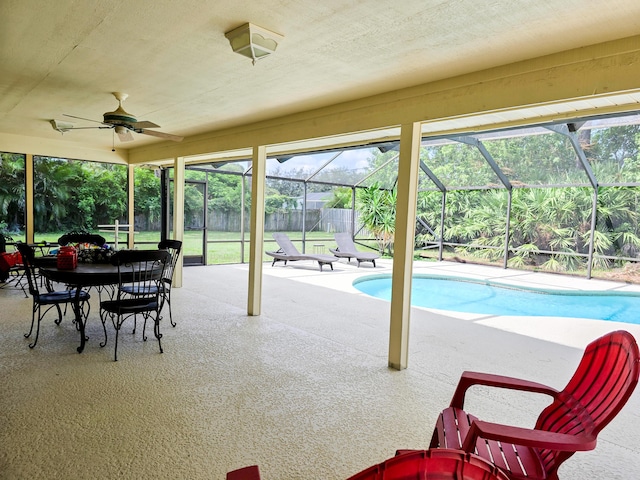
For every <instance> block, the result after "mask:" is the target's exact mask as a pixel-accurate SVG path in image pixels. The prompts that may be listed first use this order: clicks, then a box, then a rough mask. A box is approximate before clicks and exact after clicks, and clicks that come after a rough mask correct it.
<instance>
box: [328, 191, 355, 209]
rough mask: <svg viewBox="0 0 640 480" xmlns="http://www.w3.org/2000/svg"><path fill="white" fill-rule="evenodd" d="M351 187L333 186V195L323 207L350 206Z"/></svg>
mask: <svg viewBox="0 0 640 480" xmlns="http://www.w3.org/2000/svg"><path fill="white" fill-rule="evenodd" d="M351 192H352V190H351V188H349V187H335V188H334V189H333V190H332V194H333V196H332V197H331V199H329V201H328V202H327V203H325V205H324V206H325V208H351Z"/></svg>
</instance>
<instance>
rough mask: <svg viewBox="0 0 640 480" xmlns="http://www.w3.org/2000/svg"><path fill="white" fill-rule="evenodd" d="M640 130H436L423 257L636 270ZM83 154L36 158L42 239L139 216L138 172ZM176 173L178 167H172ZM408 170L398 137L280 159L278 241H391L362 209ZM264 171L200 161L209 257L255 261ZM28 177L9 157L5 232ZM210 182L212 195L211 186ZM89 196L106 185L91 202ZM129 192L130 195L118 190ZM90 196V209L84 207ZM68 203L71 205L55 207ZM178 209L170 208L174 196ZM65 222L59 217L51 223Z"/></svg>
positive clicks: (425, 164)
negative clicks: (254, 179)
mask: <svg viewBox="0 0 640 480" xmlns="http://www.w3.org/2000/svg"><path fill="white" fill-rule="evenodd" d="M639 137H640V116H639V115H635V114H634V115H624V116H610V117H603V118H597V119H590V120H587V121H579V120H575V121H571V122H567V123H562V124H545V125H538V126H531V127H525V128H519V129H510V130H499V131H493V132H481V133H477V134H468V135H465V136H447V137H439V138H425V139H424V140H423V142H422V145H421V153H420V159H421V164H420V177H419V190H420V191H419V195H418V206H417V207H418V208H417V212H418V215H417V228H416V240H415V242H416V253H417V255H418V256H419V257H421V258H432V259H462V260H465V261H477V262H487V263H492V264H497V265H501V266H504V267H506V268H508V267H516V268H534V269H541V270H545V271H554V272H567V273H579V274H583V275H586V276H589V277H590V276H593V275H595V276H610V275H612V274H616V272H617V273H619V274H624V275H626V277H625V278H626V279H629V278H630V277H633V276H634V268H633V266H634V265H635V264H636V263H637V262H638V260H640V232H639V229H638V218H637V216H638V214H637V211H638V208H637V206H638V201H639V200H640V199H639V197H638V194H639V192H640V190H639V189H638V187H639V186H640V159H639V148H638V145H639V142H640V138H639ZM82 163H83V165H84V166H83V172H84V173H83V175H86V178H85V179H84V180H83V179H82V178H78V173H77V172H78V170H77V169H74V168H71V167H72V166H73V165H76V166H77V162H74V161H73V160H69V161H67V160H65V159H53V158H49V157H37V158H34V165H35V171H34V181H33V183H34V186H35V193H34V195H35V198H36V202H35V205H36V207H35V208H36V209H37V210H38V211H36V215H35V218H36V220H37V221H36V225H35V229H36V235H35V238H36V241H37V240H39V239H50V238H48V237H47V233H48V232H49V231H50V230H52V231H59V230H60V229H61V228H70V225H67V224H65V225H64V226H61V225H60V219H64V221H65V222H69V221H73V218H74V216H75V217H78V218H81V219H82V220H87V216H89V217H90V218H91V219H93V217H95V221H94V223H95V225H89V226H90V227H94V228H95V229H97V228H98V224H99V223H100V222H102V221H105V220H104V219H120V221H121V222H124V221H126V219H127V218H128V215H127V213H126V211H127V203H126V201H127V198H126V187H125V184H126V178H127V169H126V167H124V166H118V165H108V164H97V163H92V162H88V163H87V162H82ZM87 165H88V166H87ZM135 172H136V174H135V177H136V182H135V184H136V187H135V197H136V202H135V208H136V215H135V218H136V227H135V228H136V230H139V231H140V234H139V235H138V238H137V240H136V242H137V243H138V244H140V245H143V244H145V243H148V242H150V243H156V242H157V241H158V240H159V238H160V236H161V225H160V223H161V222H160V217H161V211H162V208H161V205H160V201H159V197H160V196H161V195H160V191H161V185H160V183H161V179H160V177H161V175H159V172H158V171H156V172H154V171H152V170H149V169H148V168H136V169H135ZM167 172H168V173H169V176H170V173H171V169H168V170H167ZM397 172H398V152H397V143H393V142H387V143H379V144H372V145H367V146H361V147H350V148H342V149H337V150H324V151H320V152H306V153H302V154H300V153H298V154H292V155H289V156H283V157H273V158H268V159H267V166H266V173H267V192H266V196H265V205H266V220H265V231H266V232H267V235H265V242H266V243H268V242H270V235H269V232H273V231H286V232H288V233H289V234H290V235H291V236H292V238H293V239H294V240H295V241H296V242H299V245H300V248H301V249H302V250H305V251H325V252H326V251H327V250H328V248H329V247H332V246H333V243H332V241H333V233H335V232H339V231H348V232H350V233H352V234H353V235H354V236H355V237H356V240H357V241H358V242H359V243H360V244H361V246H362V248H372V249H380V248H382V246H381V244H380V243H379V242H377V241H376V234H374V233H373V232H372V230H371V229H370V228H368V227H367V225H366V223H367V222H366V221H365V219H364V218H363V216H362V202H363V201H364V200H365V199H366V197H367V195H366V192H371V190H378V189H379V190H381V191H393V189H394V186H395V182H396V179H397ZM251 175H252V171H251V162H250V161H249V160H240V161H230V162H226V163H225V162H216V163H210V164H198V165H191V166H189V167H188V171H187V174H186V179H187V181H188V182H191V184H188V185H187V188H186V190H185V226H186V227H191V226H193V227H194V228H187V229H186V234H187V235H188V236H189V235H195V234H194V232H200V230H199V227H198V226H199V225H200V224H199V223H198V222H201V221H202V220H201V216H202V215H205V214H206V221H205V223H204V224H203V225H200V226H203V227H204V231H205V234H204V245H205V247H204V249H205V252H206V261H205V262H204V263H238V262H245V261H247V254H246V250H247V248H245V247H246V246H247V244H248V241H249V239H248V225H249V223H248V217H249V215H248V203H249V199H250V198H251V191H250V190H251V182H250V181H249V178H250V177H251ZM87 179H92V180H91V181H89V180H87ZM25 181H26V177H25V172H24V155H16V154H7V153H5V154H2V169H1V171H0V201H1V202H2V205H3V209H2V216H1V217H0V229H1V230H2V231H3V232H5V233H8V234H10V235H11V236H12V237H13V238H14V239H16V240H21V239H23V238H24V236H25V224H24V218H25V211H24V209H25V205H26V202H25V198H24V195H25V189H24V182H25ZM204 181H206V183H207V184H208V188H207V189H206V190H204V191H203V190H202V188H201V187H200V186H198V185H201V184H202V182H204ZM119 183H122V186H121V187H120V188H118V185H119ZM101 188H102V189H103V190H104V189H105V188H106V190H104V191H103V190H100V189H101ZM82 191H85V193H86V192H88V191H93V192H94V193H95V192H97V193H98V194H97V195H96V196H95V200H91V201H89V200H88V195H84V194H82ZM118 191H120V192H122V195H121V196H120V197H122V198H120V197H117V196H115V197H114V192H118ZM100 192H102V193H100ZM105 192H110V195H111V196H109V197H108V196H107V195H106V193H105ZM74 195H75V196H74ZM80 197H84V198H85V203H84V204H81V203H76V198H80ZM116 197H117V198H116ZM47 198H49V200H48V201H45V199H47ZM91 198H93V197H91ZM164 198H168V199H170V198H171V195H167V196H165V197H164ZM38 199H39V200H38ZM51 199H54V200H55V201H53V200H51ZM100 199H101V200H102V203H100V201H99V200H100ZM205 199H206V204H204V205H206V206H205V207H203V206H202V205H203V202H204V200H205ZM78 202H79V201H78ZM56 205H57V206H58V207H56ZM60 206H64V207H66V209H67V210H65V211H64V212H61V211H57V210H55V208H60ZM166 211H168V212H169V213H170V212H171V206H170V205H169V207H168V208H167V209H166ZM56 217H57V218H58V223H55V224H52V223H51V222H50V220H52V219H55V218H56ZM199 217H200V218H199ZM98 219H103V220H98ZM89 221H90V222H91V221H93V220H89ZM387 221H388V223H391V224H392V222H391V221H390V220H389V219H387ZM167 224H168V225H171V222H170V221H169V222H167ZM195 227H198V228H195ZM198 235H201V233H198ZM199 238H201V237H199ZM198 241H199V240H198ZM196 243H197V242H194V244H196ZM273 246H274V245H273V244H267V249H270V248H271V247H273ZM194 248H195V247H194ZM198 248H199V247H198Z"/></svg>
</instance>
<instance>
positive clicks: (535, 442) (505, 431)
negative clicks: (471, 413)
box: [462, 420, 596, 453]
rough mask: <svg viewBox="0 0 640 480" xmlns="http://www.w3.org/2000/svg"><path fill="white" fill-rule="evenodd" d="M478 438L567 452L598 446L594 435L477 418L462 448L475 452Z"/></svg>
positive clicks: (591, 448)
mask: <svg viewBox="0 0 640 480" xmlns="http://www.w3.org/2000/svg"><path fill="white" fill-rule="evenodd" d="M478 438H484V439H486V440H497V441H501V442H505V443H514V444H516V445H523V446H525V447H533V448H547V449H550V450H562V451H567V452H579V451H586V450H593V449H594V448H596V437H594V436H592V435H570V434H566V433H554V432H547V431H543V430H534V429H530V428H522V427H513V426H510V425H500V424H497V423H491V422H484V421H481V420H476V421H474V422H473V423H472V424H471V428H470V429H469V433H467V436H466V438H465V439H464V443H463V445H462V449H463V450H464V451H465V452H471V453H473V451H474V449H475V447H476V442H477V440H478Z"/></svg>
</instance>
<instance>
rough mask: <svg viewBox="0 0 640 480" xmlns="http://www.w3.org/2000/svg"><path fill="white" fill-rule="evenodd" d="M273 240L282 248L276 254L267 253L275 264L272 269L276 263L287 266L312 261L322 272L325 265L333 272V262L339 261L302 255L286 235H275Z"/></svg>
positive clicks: (324, 256) (328, 257)
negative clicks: (297, 262) (316, 263)
mask: <svg viewBox="0 0 640 480" xmlns="http://www.w3.org/2000/svg"><path fill="white" fill-rule="evenodd" d="M273 238H274V240H275V241H276V242H277V243H278V247H280V248H279V249H278V250H277V251H275V252H266V254H267V255H269V256H271V257H273V262H271V266H272V267H273V266H274V265H275V264H276V262H284V264H285V265H286V264H287V262H295V261H298V260H312V261H314V262H318V266H319V267H320V271H321V272H322V267H323V266H325V265H329V266H330V267H331V270H333V262H335V261H336V260H337V258H336V257H334V256H333V255H323V254H313V255H311V254H306V253H300V252H299V251H298V249H297V248H296V247H295V245H294V244H293V242H292V241H291V239H290V238H289V237H288V236H287V234H286V233H274V234H273Z"/></svg>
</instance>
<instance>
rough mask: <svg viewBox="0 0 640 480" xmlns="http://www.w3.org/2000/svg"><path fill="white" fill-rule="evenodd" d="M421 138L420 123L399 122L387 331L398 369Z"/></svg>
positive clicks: (404, 354)
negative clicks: (400, 124) (394, 223)
mask: <svg viewBox="0 0 640 480" xmlns="http://www.w3.org/2000/svg"><path fill="white" fill-rule="evenodd" d="M420 140H421V138H420V123H418V122H416V123H409V124H404V125H402V128H401V132H400V160H399V166H398V184H397V189H398V196H397V204H396V227H395V236H394V242H393V273H392V289H391V325H390V331H389V367H391V368H395V369H397V370H402V369H404V368H407V363H408V359H409V314H410V311H411V275H412V274H413V250H414V234H415V229H416V202H417V197H418V169H419V167H420Z"/></svg>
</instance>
